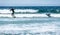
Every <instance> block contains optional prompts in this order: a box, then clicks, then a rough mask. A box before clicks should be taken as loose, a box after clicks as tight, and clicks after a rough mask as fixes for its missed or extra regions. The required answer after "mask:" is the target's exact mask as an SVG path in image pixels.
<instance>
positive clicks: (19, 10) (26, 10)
mask: <svg viewBox="0 0 60 35" xmlns="http://www.w3.org/2000/svg"><path fill="white" fill-rule="evenodd" d="M15 12H32V13H33V12H38V10H34V9H15Z"/></svg>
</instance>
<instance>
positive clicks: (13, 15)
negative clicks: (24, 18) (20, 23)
mask: <svg viewBox="0 0 60 35" xmlns="http://www.w3.org/2000/svg"><path fill="white" fill-rule="evenodd" d="M11 11H12V14H11V15H12V16H13V18H16V17H15V16H14V13H15V11H14V9H13V8H12V9H11Z"/></svg>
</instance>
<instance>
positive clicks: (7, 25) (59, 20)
mask: <svg viewBox="0 0 60 35" xmlns="http://www.w3.org/2000/svg"><path fill="white" fill-rule="evenodd" d="M10 8H14V9H15V11H16V13H15V14H22V15H23V17H16V18H13V17H10V16H11V15H10V16H9V15H8V14H9V13H11V11H10ZM16 9H17V10H16ZM51 9H53V12H52V11H50V10H51ZM18 10H19V11H18ZM39 10H42V11H39ZM48 10H49V11H48ZM56 10H59V12H60V6H27V7H21V6H16V7H15V6H14V7H9V6H6V7H5V6H2V7H0V35H60V17H59V15H60V14H59V12H57V11H56ZM17 11H18V13H17ZM26 11H27V12H26ZM7 13H8V14H7ZM46 13H50V14H52V15H53V14H54V15H53V16H55V17H53V16H52V17H47V16H44V15H46ZM1 14H2V15H1ZM5 14H6V15H8V16H6V17H5ZM26 14H27V15H26ZM29 14H30V15H29ZM37 14H38V15H39V16H38V15H37ZM42 14H43V15H42ZM57 14H58V15H57ZM22 15H19V16H22ZM31 15H33V16H31ZM42 16H43V17H42Z"/></svg>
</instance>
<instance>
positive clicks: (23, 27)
mask: <svg viewBox="0 0 60 35" xmlns="http://www.w3.org/2000/svg"><path fill="white" fill-rule="evenodd" d="M37 25H40V24H34V25H27V24H26V25H21V26H20V25H15V24H9V25H4V26H0V32H6V33H10V32H11V33H12V32H15V33H17V32H16V31H18V32H19V31H24V30H26V31H28V30H30V31H29V32H47V31H53V32H55V28H56V27H55V25H47V26H44V25H41V26H37Z"/></svg>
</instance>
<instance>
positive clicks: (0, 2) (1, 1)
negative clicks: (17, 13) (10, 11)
mask: <svg viewBox="0 0 60 35" xmlns="http://www.w3.org/2000/svg"><path fill="white" fill-rule="evenodd" d="M0 6H60V0H0Z"/></svg>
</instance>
